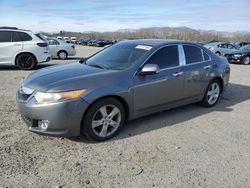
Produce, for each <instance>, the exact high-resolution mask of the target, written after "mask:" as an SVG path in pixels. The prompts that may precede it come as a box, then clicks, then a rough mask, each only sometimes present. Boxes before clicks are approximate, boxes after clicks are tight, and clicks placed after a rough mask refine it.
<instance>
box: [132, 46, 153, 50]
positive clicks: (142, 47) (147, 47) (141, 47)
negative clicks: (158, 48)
mask: <svg viewBox="0 0 250 188" xmlns="http://www.w3.org/2000/svg"><path fill="white" fill-rule="evenodd" d="M135 48H136V49H141V50H147V51H149V50H151V49H152V46H146V45H137V46H136V47H135Z"/></svg>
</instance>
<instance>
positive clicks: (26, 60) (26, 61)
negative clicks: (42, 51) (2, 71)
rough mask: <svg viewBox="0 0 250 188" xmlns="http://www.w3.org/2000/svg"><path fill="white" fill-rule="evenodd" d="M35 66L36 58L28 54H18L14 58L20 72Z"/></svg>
mask: <svg viewBox="0 0 250 188" xmlns="http://www.w3.org/2000/svg"><path fill="white" fill-rule="evenodd" d="M36 64H37V61H36V58H35V57H34V56H33V55H31V54H28V53H23V54H20V55H18V56H17V58H16V66H17V67H18V68H19V69H21V70H32V69H34V68H35V66H36Z"/></svg>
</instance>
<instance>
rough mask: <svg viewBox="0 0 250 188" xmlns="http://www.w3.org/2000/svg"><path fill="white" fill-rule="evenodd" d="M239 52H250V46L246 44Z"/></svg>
mask: <svg viewBox="0 0 250 188" xmlns="http://www.w3.org/2000/svg"><path fill="white" fill-rule="evenodd" d="M239 50H250V44H246V45H244V46H242V47H240V49H239Z"/></svg>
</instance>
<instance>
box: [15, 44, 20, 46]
mask: <svg viewBox="0 0 250 188" xmlns="http://www.w3.org/2000/svg"><path fill="white" fill-rule="evenodd" d="M13 46H21V44H13Z"/></svg>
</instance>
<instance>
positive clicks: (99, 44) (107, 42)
mask: <svg viewBox="0 0 250 188" xmlns="http://www.w3.org/2000/svg"><path fill="white" fill-rule="evenodd" d="M112 44H115V42H114V41H111V40H104V39H102V40H98V41H96V43H95V46H97V47H104V46H107V45H112Z"/></svg>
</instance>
